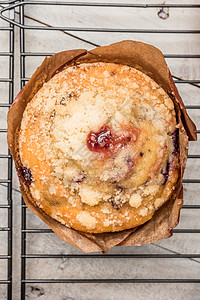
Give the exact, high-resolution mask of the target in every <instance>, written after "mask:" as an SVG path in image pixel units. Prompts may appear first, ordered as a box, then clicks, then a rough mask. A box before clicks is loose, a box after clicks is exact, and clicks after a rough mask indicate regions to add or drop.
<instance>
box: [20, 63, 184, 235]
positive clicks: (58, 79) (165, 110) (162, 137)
mask: <svg viewBox="0 0 200 300" xmlns="http://www.w3.org/2000/svg"><path fill="white" fill-rule="evenodd" d="M178 152H179V145H178V133H177V130H176V118H175V111H174V104H173V101H172V100H171V99H170V97H169V96H168V95H167V94H166V93H165V91H164V90H163V89H162V88H161V87H160V86H158V85H157V84H156V83H155V82H154V81H153V80H152V79H151V78H150V77H148V76H147V75H145V74H143V73H142V72H140V71H138V70H136V69H134V68H130V67H128V66H122V65H118V64H113V63H90V64H80V65H75V66H71V67H67V68H65V69H64V70H63V71H61V72H59V73H58V74H56V75H55V76H54V77H53V78H52V79H51V80H49V81H48V82H47V83H45V84H44V85H43V87H42V88H41V89H40V90H39V91H38V92H37V94H36V95H35V96H34V97H33V99H32V100H31V101H30V102H29V103H28V105H27V107H26V109H25V111H24V115H23V119H22V122H21V129H20V135H19V154H20V159H21V163H22V167H21V169H20V170H21V171H20V172H21V175H22V177H23V178H24V180H26V181H27V183H28V184H29V185H30V191H31V193H32V195H33V197H34V199H35V200H36V201H37V203H38V205H42V207H43V209H46V211H47V213H48V214H51V215H52V214H53V215H54V217H55V218H56V219H57V220H58V219H59V221H60V222H61V221H62V223H63V224H66V225H68V226H72V227H73V226H75V225H76V224H79V225H77V226H82V227H81V228H82V229H81V230H85V229H87V230H93V229H94V228H97V226H100V225H99V224H101V226H102V227H106V228H109V230H113V231H115V228H116V226H122V224H130V222H132V223H134V224H136V225H137V224H140V222H142V221H141V220H144V221H145V220H147V219H148V218H150V217H151V216H152V214H153V212H154V211H155V209H157V208H159V207H160V206H161V205H163V203H165V202H166V201H167V199H169V197H170V195H171V193H172V190H173V188H174V185H175V184H176V181H177V178H178V168H177V164H178V160H179V155H178ZM45 203H46V204H45ZM45 205H46V206H45ZM48 206H49V207H54V208H55V207H57V208H58V209H57V212H56V213H55V211H54V210H51V209H50V208H48ZM59 209H60V211H61V210H62V211H63V213H62V214H59ZM70 211H71V214H70ZM75 211H76V212H77V211H78V213H75ZM72 212H74V214H73V213H72ZM102 216H103V217H102ZM119 216H120V217H119ZM73 220H74V221H73ZM122 220H123V221H122ZM123 222H125V223H123ZM120 224H121V225H120ZM126 226H127V227H128V226H129V225H126Z"/></svg>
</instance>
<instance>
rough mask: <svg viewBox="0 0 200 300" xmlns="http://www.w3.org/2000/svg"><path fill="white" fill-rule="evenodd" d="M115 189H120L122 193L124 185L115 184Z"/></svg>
mask: <svg viewBox="0 0 200 300" xmlns="http://www.w3.org/2000/svg"><path fill="white" fill-rule="evenodd" d="M115 189H116V190H117V191H119V192H120V193H122V192H123V191H124V187H123V186H121V185H116V186H115Z"/></svg>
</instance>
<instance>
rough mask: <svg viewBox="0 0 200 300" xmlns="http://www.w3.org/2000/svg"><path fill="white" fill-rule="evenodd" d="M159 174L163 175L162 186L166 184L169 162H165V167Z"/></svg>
mask: <svg viewBox="0 0 200 300" xmlns="http://www.w3.org/2000/svg"><path fill="white" fill-rule="evenodd" d="M161 173H162V175H163V182H162V185H164V184H165V183H166V182H167V179H168V176H169V162H167V164H166V167H165V168H164V169H163V170H162V171H161Z"/></svg>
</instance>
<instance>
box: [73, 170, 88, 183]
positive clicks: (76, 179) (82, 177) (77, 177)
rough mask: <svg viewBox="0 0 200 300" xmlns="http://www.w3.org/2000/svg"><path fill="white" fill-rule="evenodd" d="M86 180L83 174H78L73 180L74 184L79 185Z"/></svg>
mask: <svg viewBox="0 0 200 300" xmlns="http://www.w3.org/2000/svg"><path fill="white" fill-rule="evenodd" d="M85 178H86V174H85V173H84V172H82V173H80V174H79V175H78V176H76V178H74V182H76V183H80V182H82V181H83V180H84V179H85Z"/></svg>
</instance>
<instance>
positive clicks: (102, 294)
mask: <svg viewBox="0 0 200 300" xmlns="http://www.w3.org/2000/svg"><path fill="white" fill-rule="evenodd" d="M93 2H98V1H93ZM104 2H115V1H111V0H109V1H104ZM121 2H123V1H121ZM134 3H139V1H134ZM145 3H152V1H145ZM154 3H160V2H159V1H156V0H155V1H154ZM166 3H171V2H170V1H166ZM182 3H187V1H183V2H182ZM190 3H198V4H200V1H190ZM158 12H159V9H158V8H152V9H135V8H123V9H122V8H106V9H105V8H100V7H87V8H83V7H72V6H69V7H63V8H62V9H61V7H60V6H57V7H55V6H53V7H47V6H45V7H39V6H35V7H33V6H26V9H25V15H26V18H25V23H26V24H27V25H36V26H43V24H48V25H49V26H54V25H57V26H64V25H65V26H71V27H73V26H79V27H93V28H94V27H109V28H141V29H142V28H143V29H144V28H149V29H158V28H160V29H199V28H200V19H199V10H198V9H171V8H170V9H169V11H167V13H169V17H168V18H166V19H161V18H160V17H159V16H158ZM15 18H16V20H17V19H18V13H17V11H16V14H15ZM4 24H5V23H3V22H2V21H1V20H0V26H1V25H4ZM122 39H135V40H140V41H144V42H147V43H151V44H153V45H155V46H157V47H159V48H160V49H161V50H162V51H163V53H165V54H177V53H179V54H199V49H200V40H199V38H198V35H194V34H193V35H183V34H182V35H181V34H179V35H177V34H175V35H172V34H171V35H170V34H166V35H162V34H158V35H155V34H130V33H114V34H113V33H112V34H111V33H91V32H80V31H79V32H70V33H69V32H61V31H40V32H39V31H33V30H28V31H26V33H25V50H26V51H27V52H45V53H54V52H57V51H61V50H66V49H75V48H85V49H92V48H93V45H95V44H96V45H106V44H109V43H112V42H117V41H119V40H122ZM83 40H84V41H83ZM0 41H1V42H0V51H8V35H7V34H6V32H1V31H0ZM42 60H43V57H26V77H30V76H31V74H32V73H33V72H34V70H35V68H36V67H37V66H38V65H39V64H40V63H41V61H42ZM167 62H168V64H169V66H170V69H171V70H172V73H173V74H174V75H175V76H178V77H181V78H184V79H200V68H199V67H200V60H199V59H189V58H184V59H172V58H169V59H167ZM19 69H20V65H19V30H18V29H16V31H15V95H16V94H17V92H18V91H19V89H20V88H19V86H20V85H19V78H20V75H19ZM0 70H1V75H0V77H7V76H8V59H7V58H6V57H0ZM177 87H178V89H179V92H180V94H181V96H182V98H183V100H184V102H185V104H186V105H199V87H196V86H192V85H188V84H179V85H177ZM7 101H8V84H5V83H0V102H2V103H5V102H7ZM6 114H7V109H5V108H3V109H2V108H1V109H0V128H6ZM189 114H190V116H191V117H192V118H193V120H194V121H195V122H196V124H197V127H198V128H200V118H199V117H200V111H199V110H197V109H190V110H189ZM0 139H1V141H0V149H1V150H0V153H1V154H6V153H7V144H6V135H5V134H4V133H1V135H0ZM189 154H200V142H199V140H198V141H197V142H190V148H189ZM199 167H200V160H199V159H188V163H187V168H186V171H185V175H184V178H190V179H197V178H199V175H200V174H199ZM0 173H1V176H0V177H1V178H4V179H6V178H7V161H6V160H5V159H0ZM6 192H7V189H6V186H3V185H0V204H5V203H6ZM199 195H200V184H194V183H191V184H184V203H185V204H188V205H189V204H191V205H195V204H199V205H200V198H199ZM199 216H200V211H199V210H194V209H182V212H181V218H180V223H179V225H178V227H177V228H183V229H186V228H190V229H199V228H200V218H199ZM4 226H7V211H6V209H0V227H4ZM27 228H30V229H31V228H47V226H46V225H45V224H44V223H43V222H42V221H41V220H40V219H39V218H38V217H37V216H35V215H34V214H33V213H31V212H30V211H29V210H27ZM0 235H1V240H0V241H1V242H0V255H6V253H7V233H6V232H0ZM26 246H27V249H26V250H27V253H28V254H45V253H46V254H80V253H81V252H80V251H79V250H78V249H76V248H74V247H73V246H71V245H69V244H66V243H65V242H64V241H62V240H61V239H59V238H58V237H57V236H56V235H55V234H53V233H48V234H34V233H33V234H27V241H26ZM110 253H111V254H128V253H129V254H137V253H146V254H168V253H169V254H173V253H183V254H187V253H190V254H198V253H200V234H197V233H193V234H186V233H176V234H174V236H173V237H171V238H170V239H167V240H162V241H159V242H157V243H154V244H151V245H144V246H141V247H115V248H113V249H112V250H111V251H110ZM20 256H21V195H20V192H19V183H18V179H17V176H16V173H15V170H13V299H14V300H19V299H20V268H21V259H20ZM26 276H27V279H37V278H42V279H45V278H46V279H50V278H51V279H63V278H68V279H73V278H80V279H94V278H96V279H98V278H101V279H103V278H146V279H148V278H169V279H170V278H176V279H189V278H194V279H199V278H200V259H189V258H185V259H159V258H155V259H146V258H145V259H142V258H140V259H138V258H132V259H114V258H112V259H107V258H96V259H95V258H71V259H66V258H63V259H61V258H57V259H27V264H26ZM6 277H7V264H6V261H5V260H0V280H3V279H6ZM199 295H200V284H195V283H193V284H175V283H173V284H170V283H164V284H152V283H145V284H114V283H110V284H103V283H101V284H46V283H45V284H41V283H39V284H27V286H26V299H27V300H28V299H38V300H40V299H41V300H54V299H55V300H121V299H127V300H132V299H148V300H151V299H155V300H157V299H159V300H160V299H164V300H165V299H166V300H168V299H175V300H181V299H187V300H190V299H191V300H199V299H200V296H199ZM0 299H1V300H4V299H6V287H5V286H3V285H0Z"/></svg>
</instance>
